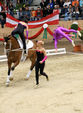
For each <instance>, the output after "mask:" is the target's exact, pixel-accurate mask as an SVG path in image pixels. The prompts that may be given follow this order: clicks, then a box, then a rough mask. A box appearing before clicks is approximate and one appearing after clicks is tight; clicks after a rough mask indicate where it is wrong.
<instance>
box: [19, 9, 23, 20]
mask: <svg viewBox="0 0 83 113" xmlns="http://www.w3.org/2000/svg"><path fill="white" fill-rule="evenodd" d="M22 19H23V11H22V8H20V9H19V20H22Z"/></svg>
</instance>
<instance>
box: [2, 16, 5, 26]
mask: <svg viewBox="0 0 83 113" xmlns="http://www.w3.org/2000/svg"><path fill="white" fill-rule="evenodd" d="M4 24H5V19H4V18H3V16H1V28H4Z"/></svg>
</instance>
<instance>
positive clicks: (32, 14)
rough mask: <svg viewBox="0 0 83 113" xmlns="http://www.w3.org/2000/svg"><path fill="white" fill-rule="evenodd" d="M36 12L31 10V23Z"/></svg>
mask: <svg viewBox="0 0 83 113" xmlns="http://www.w3.org/2000/svg"><path fill="white" fill-rule="evenodd" d="M36 15H37V14H36V11H35V10H34V8H32V9H31V18H30V20H31V21H34V20H35V18H36Z"/></svg>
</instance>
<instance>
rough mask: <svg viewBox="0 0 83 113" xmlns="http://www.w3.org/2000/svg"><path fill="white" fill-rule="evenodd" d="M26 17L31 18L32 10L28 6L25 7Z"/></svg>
mask: <svg viewBox="0 0 83 113" xmlns="http://www.w3.org/2000/svg"><path fill="white" fill-rule="evenodd" d="M24 17H25V18H27V19H28V20H30V10H29V8H28V6H26V7H25V11H24Z"/></svg>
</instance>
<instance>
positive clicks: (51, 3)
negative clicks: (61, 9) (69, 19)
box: [48, 0, 54, 9]
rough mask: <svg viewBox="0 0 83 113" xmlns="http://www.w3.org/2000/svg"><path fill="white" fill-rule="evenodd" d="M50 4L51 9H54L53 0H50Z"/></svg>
mask: <svg viewBox="0 0 83 113" xmlns="http://www.w3.org/2000/svg"><path fill="white" fill-rule="evenodd" d="M48 5H49V6H50V8H51V9H53V7H54V5H53V2H52V0H50V1H49V3H48Z"/></svg>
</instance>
